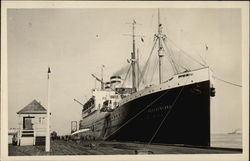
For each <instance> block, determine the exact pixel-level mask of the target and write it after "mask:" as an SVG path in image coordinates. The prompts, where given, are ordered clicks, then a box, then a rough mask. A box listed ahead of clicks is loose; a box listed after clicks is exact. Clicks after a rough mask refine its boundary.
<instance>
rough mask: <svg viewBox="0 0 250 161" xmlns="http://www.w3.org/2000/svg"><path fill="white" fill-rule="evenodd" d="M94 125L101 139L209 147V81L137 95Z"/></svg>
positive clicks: (95, 133) (96, 135)
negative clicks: (137, 96) (141, 95)
mask: <svg viewBox="0 0 250 161" xmlns="http://www.w3.org/2000/svg"><path fill="white" fill-rule="evenodd" d="M93 125H94V127H95V128H94V129H92V130H91V131H90V132H88V135H92V134H93V136H94V138H99V139H104V140H116V141H139V142H146V143H149V142H151V143H165V144H187V145H199V146H210V81H204V82H199V83H195V84H191V85H186V86H181V87H177V88H173V89H169V90H163V91H160V92H156V93H152V94H149V95H146V96H143V97H139V98H137V99H135V100H132V101H130V102H128V103H126V104H124V105H122V106H120V107H118V108H117V109H115V110H114V111H113V112H110V113H108V114H106V115H105V117H104V118H102V119H101V118H100V120H99V121H96V122H95V123H94V124H93Z"/></svg>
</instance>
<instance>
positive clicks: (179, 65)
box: [169, 48, 190, 71]
mask: <svg viewBox="0 0 250 161" xmlns="http://www.w3.org/2000/svg"><path fill="white" fill-rule="evenodd" d="M169 50H170V51H171V53H172V54H173V53H174V51H173V50H172V49H171V48H169ZM173 55H174V54H173ZM179 55H180V54H179ZM179 61H180V60H179ZM174 63H175V64H176V65H177V66H178V67H181V68H182V69H185V70H186V71H190V69H188V68H186V67H184V66H182V65H181V64H180V62H179V63H177V62H175V61H174Z"/></svg>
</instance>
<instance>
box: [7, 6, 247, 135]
mask: <svg viewBox="0 0 250 161" xmlns="http://www.w3.org/2000/svg"><path fill="white" fill-rule="evenodd" d="M133 20H136V22H137V24H138V25H137V26H136V33H137V34H138V35H142V36H143V39H144V42H142V41H140V38H137V39H136V48H138V49H139V53H140V62H142V64H143V62H145V60H146V58H147V57H148V55H149V52H150V49H151V48H152V45H153V35H154V34H155V33H156V32H157V9H122V8H117V9H114V8H113V9H8V12H7V43H8V48H7V50H8V53H7V59H8V60H7V62H8V119H9V122H8V125H9V128H13V127H18V118H17V114H16V112H17V111H19V110H20V109H22V108H23V107H24V106H26V105H27V104H29V103H30V102H31V101H32V100H34V99H36V100H38V101H40V102H41V104H42V105H43V106H44V107H46V106H47V68H48V66H50V68H51V72H52V73H51V98H50V100H51V103H50V104H51V112H52V121H51V128H52V131H56V132H57V133H58V134H59V135H64V134H69V133H70V125H71V121H79V120H80V119H81V109H82V107H81V105H79V104H78V103H76V102H74V100H73V99H77V100H79V101H80V102H82V103H83V102H84V101H86V100H87V99H88V98H89V97H90V96H91V89H92V88H94V87H95V86H98V83H97V82H96V81H95V80H94V79H93V78H92V77H91V74H92V73H94V74H95V75H97V76H100V72H101V67H102V65H104V66H105V68H104V80H108V78H109V77H110V76H111V75H112V74H114V73H117V72H118V71H119V70H120V69H121V68H124V66H127V65H128V63H127V59H129V58H130V53H131V51H132V41H131V37H129V36H125V34H131V32H132V31H131V25H129V24H128V23H131V22H132V21H133ZM161 22H162V24H163V25H164V27H163V30H164V32H165V34H166V35H167V37H168V38H169V39H170V40H172V41H173V42H175V44H177V45H178V47H180V48H181V49H182V50H184V51H185V52H187V53H188V54H189V55H191V56H192V57H194V58H195V59H197V60H199V61H202V60H203V61H204V60H206V62H207V64H209V66H210V67H211V68H212V70H213V72H214V74H215V75H216V76H217V77H219V78H221V79H224V80H226V81H230V82H233V83H236V84H242V56H241V53H242V49H241V45H242V43H241V12H240V9H229V8H228V9H178V8H171V9H170V8H165V9H161ZM206 45H207V46H208V50H205V46H206ZM155 55H156V54H155ZM166 61H167V60H166ZM183 61H184V60H183ZM186 61H188V62H190V64H192V63H193V62H191V61H189V60H187V59H186ZM164 69H165V70H164V79H167V78H168V77H171V70H170V68H169V67H168V66H166V68H164ZM155 77H157V75H155ZM215 87H216V97H214V98H213V99H212V105H211V132H212V133H227V132H231V131H233V130H234V129H237V128H241V127H242V104H241V99H242V95H241V91H242V88H241V87H236V86H232V85H229V84H226V83H223V82H221V81H218V80H215Z"/></svg>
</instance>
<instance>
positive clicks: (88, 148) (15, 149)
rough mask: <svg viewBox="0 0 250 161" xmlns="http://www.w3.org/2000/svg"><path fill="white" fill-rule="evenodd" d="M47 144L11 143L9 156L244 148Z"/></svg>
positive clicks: (229, 151) (230, 151)
mask: <svg viewBox="0 0 250 161" xmlns="http://www.w3.org/2000/svg"><path fill="white" fill-rule="evenodd" d="M44 148H45V146H14V145H9V156H39V155H117V154H134V155H135V154H240V153H242V149H233V148H215V147H209V148H207V147H194V146H184V145H163V144H151V145H147V144H143V143H135V142H113V141H112V142H107V141H91V142H90V141H84V142H79V141H78V142H77V141H64V140H54V141H51V152H49V153H48V152H45V151H44Z"/></svg>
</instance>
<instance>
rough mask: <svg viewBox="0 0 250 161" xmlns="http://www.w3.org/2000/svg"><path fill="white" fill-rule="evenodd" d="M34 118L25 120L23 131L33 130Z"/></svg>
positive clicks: (25, 118)
mask: <svg viewBox="0 0 250 161" xmlns="http://www.w3.org/2000/svg"><path fill="white" fill-rule="evenodd" d="M33 118H34V117H24V118H23V129H24V130H33V123H32V119H33Z"/></svg>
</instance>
